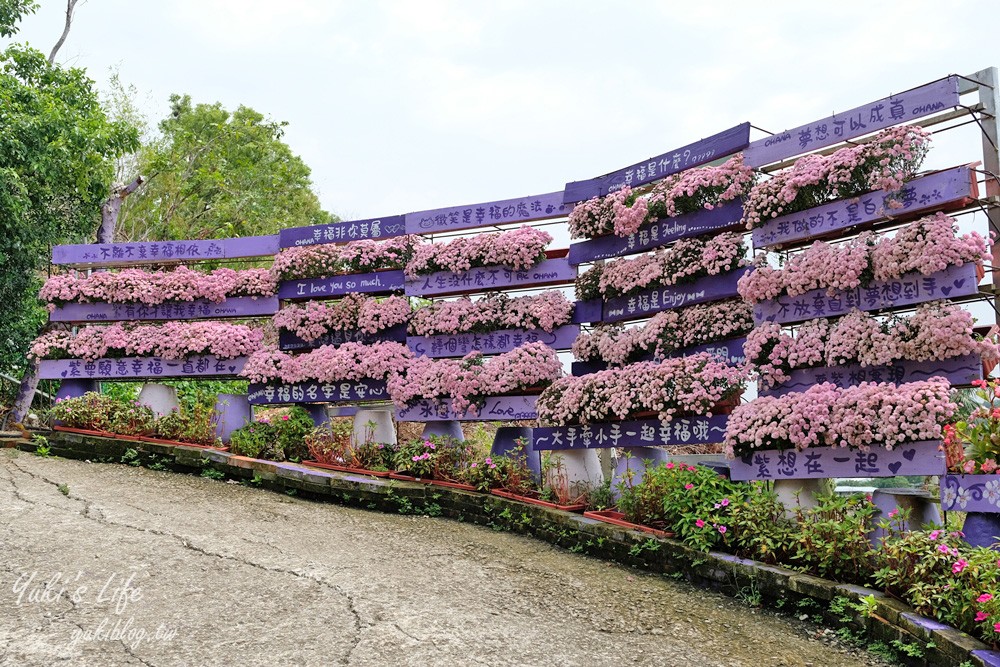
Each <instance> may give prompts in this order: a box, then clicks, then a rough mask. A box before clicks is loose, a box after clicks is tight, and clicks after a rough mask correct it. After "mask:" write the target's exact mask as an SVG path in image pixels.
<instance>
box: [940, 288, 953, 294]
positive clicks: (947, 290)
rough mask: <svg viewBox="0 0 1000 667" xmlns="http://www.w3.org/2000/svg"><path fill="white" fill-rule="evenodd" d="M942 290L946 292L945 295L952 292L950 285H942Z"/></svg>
mask: <svg viewBox="0 0 1000 667" xmlns="http://www.w3.org/2000/svg"><path fill="white" fill-rule="evenodd" d="M941 291H942V292H943V293H944V295H945V296H948V295H949V294H951V288H950V287H942V288H941Z"/></svg>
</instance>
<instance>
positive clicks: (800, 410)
mask: <svg viewBox="0 0 1000 667" xmlns="http://www.w3.org/2000/svg"><path fill="white" fill-rule="evenodd" d="M950 389H951V387H950V385H949V384H948V381H947V380H945V379H943V378H931V379H929V380H927V381H925V382H910V383H907V384H901V385H898V386H897V385H894V384H891V383H888V382H882V383H874V382H865V383H862V384H860V385H858V386H856V387H848V388H846V389H841V388H839V387H837V386H836V385H833V384H830V383H828V382H827V383H823V384H817V385H813V386H812V387H810V388H809V389H807V390H806V391H803V392H796V393H790V394H785V395H784V396H766V397H762V398H757V399H755V400H753V401H751V402H749V403H746V404H743V405H741V406H739V407H737V408H736V410H734V411H733V413H732V414H731V415H730V416H729V423H728V424H727V426H726V439H725V443H724V445H725V451H726V454H727V456H729V457H730V458H733V457H736V456H742V455H745V454H749V453H751V452H753V451H754V450H758V449H796V450H803V449H806V448H808V447H820V446H829V447H853V448H855V449H867V448H869V447H872V446H875V447H885V448H886V449H892V448H893V447H895V446H897V445H899V444H901V443H904V442H912V441H917V440H938V439H940V438H941V435H942V427H943V426H944V425H945V424H947V423H948V420H949V419H950V418H951V416H952V415H953V414H954V413H955V410H956V406H955V404H954V403H952V402H951V399H950V398H949V391H950Z"/></svg>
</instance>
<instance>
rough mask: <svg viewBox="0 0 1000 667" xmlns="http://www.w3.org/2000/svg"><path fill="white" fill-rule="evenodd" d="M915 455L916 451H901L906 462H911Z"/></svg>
mask: <svg viewBox="0 0 1000 667" xmlns="http://www.w3.org/2000/svg"><path fill="white" fill-rule="evenodd" d="M916 455H917V450H915V449H905V450H903V458H904V459H906V460H907V461H912V460H913V457H914V456H916Z"/></svg>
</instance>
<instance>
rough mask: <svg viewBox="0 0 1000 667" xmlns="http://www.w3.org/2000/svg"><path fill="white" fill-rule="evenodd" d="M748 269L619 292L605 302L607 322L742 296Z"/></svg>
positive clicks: (632, 318)
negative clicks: (635, 291)
mask: <svg viewBox="0 0 1000 667" xmlns="http://www.w3.org/2000/svg"><path fill="white" fill-rule="evenodd" d="M746 272H747V269H745V268H744V269H737V270H736V271H730V272H729V273H723V274H721V275H718V276H705V277H704V278H699V279H698V280H696V281H694V282H693V283H686V284H684V285H674V286H672V287H660V288H658V289H653V290H646V291H644V292H641V293H639V294H633V295H632V296H619V297H615V298H614V299H608V300H607V301H606V302H605V303H604V319H603V321H605V322H620V321H622V320H634V319H638V318H641V317H648V316H649V315H655V314H656V313H658V312H660V311H663V310H671V309H673V308H681V307H683V306H691V305H694V304H696V303H707V302H710V301H719V300H721V299H729V298H731V297H734V296H738V295H739V293H738V292H737V291H736V283H737V282H738V281H739V279H740V277H741V276H742V275H743V274H744V273H746Z"/></svg>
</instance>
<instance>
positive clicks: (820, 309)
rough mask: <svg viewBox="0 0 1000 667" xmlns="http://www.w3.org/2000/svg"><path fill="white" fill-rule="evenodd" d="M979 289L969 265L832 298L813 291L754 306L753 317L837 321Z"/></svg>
mask: <svg viewBox="0 0 1000 667" xmlns="http://www.w3.org/2000/svg"><path fill="white" fill-rule="evenodd" d="M978 285H979V281H978V280H977V278H976V266H975V265H974V264H968V263H966V264H963V265H962V266H949V267H948V268H947V269H945V270H944V271H939V272H938V273H935V274H932V275H930V276H924V275H922V274H920V273H918V272H913V273H907V274H906V275H904V276H903V277H902V278H899V279H897V280H888V281H874V282H872V284H871V286H869V287H858V288H855V289H852V290H847V291H839V292H833V295H832V296H831V295H830V293H828V292H827V290H825V289H815V290H810V291H808V292H806V293H805V294H800V295H798V296H795V297H789V296H781V297H778V298H777V299H773V300H769V301H762V302H760V303H758V304H757V305H755V306H754V309H753V317H754V320H755V321H757V322H766V321H774V322H780V323H786V322H802V321H804V320H811V319H813V318H816V317H835V316H837V315H843V314H845V313H847V312H848V311H850V310H851V309H852V308H857V309H859V310H865V311H871V310H881V309H883V308H901V307H903V306H912V305H914V304H918V303H924V302H925V301H933V300H935V299H945V298H949V297H950V298H956V297H963V296H969V295H972V294H976V293H977V292H978V291H979V287H978Z"/></svg>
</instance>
